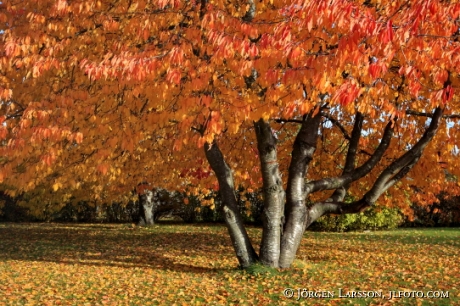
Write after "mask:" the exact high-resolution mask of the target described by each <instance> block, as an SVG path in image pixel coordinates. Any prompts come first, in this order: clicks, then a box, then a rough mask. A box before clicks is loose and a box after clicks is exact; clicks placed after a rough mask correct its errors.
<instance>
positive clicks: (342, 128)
mask: <svg viewBox="0 0 460 306" xmlns="http://www.w3.org/2000/svg"><path fill="white" fill-rule="evenodd" d="M321 116H323V117H324V118H327V119H328V120H329V121H330V122H331V123H332V124H333V125H335V126H336V127H337V128H338V129H339V130H340V132H342V134H343V137H345V139H347V140H351V137H350V135H348V133H347V130H346V129H345V127H344V126H343V125H342V124H340V122H339V121H338V120H337V119H335V118H334V117H332V116H331V115H330V114H327V113H324V112H321Z"/></svg>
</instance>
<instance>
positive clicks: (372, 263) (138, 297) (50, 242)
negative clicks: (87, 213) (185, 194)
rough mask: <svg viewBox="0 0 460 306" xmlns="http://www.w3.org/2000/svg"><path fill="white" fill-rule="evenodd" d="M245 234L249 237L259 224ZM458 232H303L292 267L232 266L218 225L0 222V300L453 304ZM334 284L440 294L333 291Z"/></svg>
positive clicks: (458, 291)
mask: <svg viewBox="0 0 460 306" xmlns="http://www.w3.org/2000/svg"><path fill="white" fill-rule="evenodd" d="M249 233H250V236H251V238H252V240H253V242H254V243H255V244H257V243H258V241H259V238H260V229H258V228H250V229H249ZM459 238H460V230H459V229H422V230H421V229H402V230H396V231H385V232H366V233H340V234H337V233H318V232H307V233H306V234H305V237H304V240H303V242H302V246H301V248H300V250H299V253H298V256H297V259H296V261H295V263H294V265H293V268H292V269H290V270H285V271H267V270H266V269H264V268H262V267H259V266H255V267H254V269H253V270H254V271H252V270H251V271H241V270H239V269H237V265H238V263H237V260H236V257H235V256H234V253H233V249H232V247H231V243H230V240H229V238H228V235H227V232H226V229H225V228H224V227H223V226H221V225H204V224H195V225H183V224H160V225H156V226H153V227H150V228H138V227H132V226H128V225H107V224H11V223H3V224H1V223H0V305H2V304H6V305H56V304H63V305H85V304H87V305H173V304H174V303H176V304H177V305H182V304H184V305H190V304H202V305H229V304H235V305H236V304H251V305H268V304H273V303H274V304H299V303H302V304H305V305H325V304H331V305H347V304H348V305H349V304H350V303H351V304H352V305H354V304H356V305H385V304H389V303H391V304H393V305H394V304H396V305H419V304H427V305H428V304H430V305H455V304H460V286H459V284H460V269H459V264H458V263H457V262H458V258H459V255H460V239H459ZM286 288H292V289H293V290H294V296H293V297H292V298H286V297H284V296H283V291H284V289H286ZM339 289H341V290H342V292H351V291H356V290H360V291H376V290H381V291H382V292H383V293H384V294H388V291H390V290H394V291H406V292H408V291H422V292H425V293H427V292H428V291H437V290H442V291H444V292H445V291H448V292H449V298H448V299H447V298H444V299H428V298H424V299H416V298H399V299H396V300H392V301H389V300H385V299H378V298H343V297H342V298H339V297H338V296H337V295H338V293H339ZM302 290H303V291H302ZM309 291H315V292H316V291H327V292H332V293H334V295H335V296H334V297H332V298H331V297H328V298H319V297H309V298H305V295H307V293H308V292H309ZM302 292H304V293H302ZM299 293H300V294H301V295H303V296H301V297H300V298H299V296H298V294H299ZM297 298H299V300H298V301H296V299H297Z"/></svg>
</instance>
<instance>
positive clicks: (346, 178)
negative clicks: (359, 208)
mask: <svg viewBox="0 0 460 306" xmlns="http://www.w3.org/2000/svg"><path fill="white" fill-rule="evenodd" d="M393 130H394V121H389V122H388V123H387V125H386V127H385V130H384V132H383V136H382V139H381V140H380V144H379V146H378V147H377V149H376V150H375V151H374V154H372V156H371V157H370V158H369V159H368V160H367V161H366V162H365V163H364V164H362V165H361V166H360V167H358V168H356V169H355V170H353V171H351V172H350V173H347V174H344V175H341V176H339V177H333V178H331V177H329V178H324V179H321V180H316V181H312V182H309V183H307V184H306V186H305V197H307V196H308V195H309V194H310V193H312V192H316V191H320V190H331V189H337V188H341V187H344V186H345V185H347V184H350V183H352V182H354V181H356V180H358V179H360V178H362V177H364V176H365V175H367V174H368V173H369V172H370V171H371V170H372V169H373V168H374V167H375V166H376V165H377V163H378V162H379V161H380V160H381V158H382V157H383V154H384V153H385V151H386V150H387V149H388V146H389V145H390V141H391V138H392V136H393Z"/></svg>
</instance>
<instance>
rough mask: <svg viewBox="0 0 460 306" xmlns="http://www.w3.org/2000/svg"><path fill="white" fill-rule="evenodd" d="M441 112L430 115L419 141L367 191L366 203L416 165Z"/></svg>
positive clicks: (439, 119) (433, 131) (376, 197)
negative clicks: (427, 124) (429, 120)
mask: <svg viewBox="0 0 460 306" xmlns="http://www.w3.org/2000/svg"><path fill="white" fill-rule="evenodd" d="M442 112H443V110H442V109H441V108H440V107H437V108H436V110H435V111H434V113H433V115H432V117H431V118H432V119H431V122H430V126H429V127H428V128H427V130H426V131H425V133H424V134H423V136H422V137H421V138H420V139H419V141H418V142H417V143H416V144H415V145H414V146H413V147H412V148H411V149H410V150H409V151H407V152H406V153H404V154H403V155H402V156H401V157H399V158H398V159H397V160H395V161H394V162H393V163H391V164H390V165H389V166H388V167H387V168H386V169H385V170H383V172H382V173H381V174H380V176H379V177H378V178H377V180H376V181H375V183H374V186H373V187H372V189H371V190H369V191H368V192H367V193H366V194H365V196H364V198H365V199H366V201H367V202H369V203H371V204H373V203H374V202H375V201H377V199H378V198H379V197H380V195H381V194H382V193H384V192H385V191H386V190H387V189H388V188H390V187H391V186H393V185H394V184H395V183H396V182H397V181H398V180H400V179H401V178H403V177H404V176H405V175H406V174H407V173H408V172H409V170H410V169H412V167H413V166H414V165H415V164H416V163H417V161H418V160H419V158H420V156H421V155H422V153H423V150H424V149H425V147H426V146H427V145H428V143H430V141H431V140H432V139H433V137H434V135H436V132H437V131H438V128H439V123H440V121H441V119H442Z"/></svg>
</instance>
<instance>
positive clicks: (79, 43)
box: [0, 0, 460, 268]
mask: <svg viewBox="0 0 460 306" xmlns="http://www.w3.org/2000/svg"><path fill="white" fill-rule="evenodd" d="M1 7H2V12H1V13H0V20H1V24H2V30H3V31H4V32H3V33H2V34H1V35H2V44H3V47H4V48H3V50H5V51H4V52H3V54H2V60H1V62H0V63H1V67H0V68H1V70H2V73H3V76H2V80H3V81H2V82H3V83H2V84H3V85H2V91H1V97H2V101H3V103H2V112H3V119H2V122H6V123H5V124H3V125H2V127H1V132H0V136H1V137H2V139H4V141H5V143H4V145H3V146H2V147H1V150H2V156H3V161H2V168H1V169H0V171H1V172H0V173H1V174H0V176H1V178H2V179H3V180H4V181H5V182H7V183H8V184H9V185H10V186H15V187H16V190H11V191H10V193H14V192H21V191H24V190H28V189H31V188H34V187H35V186H37V185H39V184H40V183H42V182H43V181H45V182H48V184H50V186H52V188H53V189H54V190H55V191H57V190H60V189H64V190H65V191H66V192H70V193H74V192H78V190H81V188H82V185H83V183H84V186H89V187H88V189H87V190H84V191H85V193H86V194H88V191H89V190H91V193H92V194H93V195H94V197H95V198H97V199H117V200H119V197H123V196H126V194H129V192H130V190H132V188H133V186H137V185H138V184H139V183H140V182H149V183H151V184H154V185H155V186H160V187H164V188H168V189H171V187H175V188H178V187H179V188H180V189H183V190H185V191H188V192H192V193H199V191H202V190H206V189H210V188H218V189H219V192H220V195H221V198H222V201H223V205H222V207H223V208H222V209H223V211H224V216H225V221H226V225H227V228H228V230H229V234H230V237H231V240H232V243H233V246H234V248H235V252H236V256H237V258H238V261H239V263H240V265H241V266H242V267H248V266H250V265H251V264H253V263H254V262H257V261H260V262H262V263H263V264H264V265H268V266H273V267H282V268H287V267H289V266H290V265H291V263H292V261H293V260H294V257H295V254H296V251H297V249H298V246H299V244H300V241H301V238H302V235H303V232H304V230H305V229H306V228H307V227H308V226H309V225H310V224H311V223H312V222H314V221H315V220H317V219H318V218H319V217H321V216H322V215H325V214H330V213H333V214H344V213H356V212H360V211H363V210H364V209H366V208H368V207H370V206H372V205H376V203H377V201H378V203H379V204H380V205H385V206H398V207H400V208H401V209H402V210H403V211H405V212H406V213H408V214H410V205H409V201H412V200H417V201H419V202H421V203H428V202H430V201H432V200H434V198H435V194H438V193H439V192H440V191H441V190H448V189H453V188H458V186H457V181H455V182H445V180H444V177H443V172H442V171H440V170H441V167H440V166H439V164H438V163H439V162H441V160H440V159H441V157H442V165H443V167H447V168H448V171H450V172H451V173H452V175H454V176H456V177H458V174H459V173H458V171H459V170H458V169H459V167H458V164H457V163H458V158H457V157H458V156H457V155H458V147H456V146H455V144H456V143H457V138H458V136H459V133H458V132H459V131H458V130H459V125H458V123H457V122H456V119H458V118H459V115H458V108H459V96H458V91H457V89H458V87H459V82H460V77H459V70H460V68H459V67H460V65H459V64H460V52H459V50H460V43H459V35H460V32H459V23H460V20H459V14H460V4H458V3H451V2H446V1H436V0H431V1H411V2H407V1H391V2H388V1H364V2H361V1H345V0H334V1H331V2H330V3H327V2H324V1H295V2H292V3H290V2H284V1H273V0H268V1H261V2H257V3H256V2H254V1H252V0H248V1H233V2H224V1H213V2H212V3H211V2H208V1H206V0H204V1H200V2H195V1H182V2H180V1H167V0H160V1H158V2H152V1H123V0H121V1H117V2H115V3H114V2H113V1H84V2H83V1H72V2H70V1H64V0H59V1H39V2H38V1H23V2H21V4H20V5H19V4H15V3H14V2H12V1H4V2H2V4H1ZM49 8H51V9H49ZM26 140H27V142H26ZM224 154H225V155H224ZM204 159H206V160H207V161H208V164H209V165H205V164H204V163H203V160H204ZM200 161H201V162H200ZM211 170H212V172H211ZM260 174H261V176H260ZM216 179H217V182H218V186H216V185H215V180H216ZM213 181H214V182H213ZM240 184H241V185H246V186H254V187H256V188H257V187H259V186H260V184H261V185H262V187H263V190H264V203H265V207H264V225H263V235H262V241H261V247H260V254H258V255H257V254H256V252H255V251H254V248H253V246H252V243H251V241H250V239H249V237H248V235H247V232H246V230H245V229H244V226H243V222H242V218H241V216H240V214H239V211H238V207H237V205H236V199H235V186H237V185H240ZM393 186H395V187H394V188H391V187H393ZM411 186H418V188H421V190H424V193H416V194H412V193H411V192H410V189H411ZM347 194H348V195H352V196H353V197H354V198H356V199H357V200H356V201H354V202H352V203H345V201H344V199H345V196H346V195H347ZM412 195H413V196H412ZM413 197H414V198H413Z"/></svg>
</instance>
